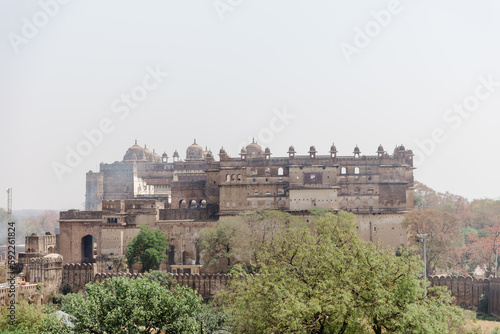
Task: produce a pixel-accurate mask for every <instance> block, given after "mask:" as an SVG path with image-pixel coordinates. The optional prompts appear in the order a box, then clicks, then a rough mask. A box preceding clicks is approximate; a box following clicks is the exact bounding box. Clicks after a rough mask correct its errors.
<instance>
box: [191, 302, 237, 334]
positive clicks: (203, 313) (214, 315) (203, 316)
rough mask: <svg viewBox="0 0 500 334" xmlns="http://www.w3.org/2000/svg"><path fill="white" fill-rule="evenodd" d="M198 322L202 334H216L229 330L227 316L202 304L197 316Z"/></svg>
mask: <svg viewBox="0 0 500 334" xmlns="http://www.w3.org/2000/svg"><path fill="white" fill-rule="evenodd" d="M196 321H197V322H198V323H199V324H200V327H201V328H200V333H215V332H217V331H224V330H228V329H229V328H228V325H227V315H226V314H225V313H224V312H223V311H222V310H218V309H215V308H214V307H211V306H210V305H207V304H202V306H201V309H200V311H199V312H198V313H197V314H196Z"/></svg>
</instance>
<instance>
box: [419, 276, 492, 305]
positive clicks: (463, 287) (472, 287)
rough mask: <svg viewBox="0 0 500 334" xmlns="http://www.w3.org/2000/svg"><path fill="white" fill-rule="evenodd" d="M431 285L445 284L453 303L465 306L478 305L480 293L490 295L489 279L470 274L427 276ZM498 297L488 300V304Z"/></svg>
mask: <svg viewBox="0 0 500 334" xmlns="http://www.w3.org/2000/svg"><path fill="white" fill-rule="evenodd" d="M428 279H429V282H430V283H431V285H432V286H446V287H447V288H448V290H450V291H451V294H452V296H453V297H454V298H455V304H457V305H461V306H466V307H478V306H479V300H480V299H481V296H482V295H487V296H488V297H489V295H490V283H491V282H490V280H488V279H472V278H471V277H470V276H467V277H465V276H429V278H428ZM499 287H500V284H499ZM499 301H500V299H498V298H497V299H496V300H490V304H493V303H497V304H498V302H499Z"/></svg>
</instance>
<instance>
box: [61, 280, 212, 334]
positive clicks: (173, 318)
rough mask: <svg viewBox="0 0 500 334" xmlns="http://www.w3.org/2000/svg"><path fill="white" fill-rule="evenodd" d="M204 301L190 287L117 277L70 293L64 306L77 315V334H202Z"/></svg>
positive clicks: (75, 322)
mask: <svg viewBox="0 0 500 334" xmlns="http://www.w3.org/2000/svg"><path fill="white" fill-rule="evenodd" d="M201 303H202V298H201V296H199V295H198V294H197V293H196V292H195V291H193V290H191V289H189V288H187V287H181V286H175V287H173V288H172V290H169V289H168V288H167V287H165V286H162V285H161V284H160V283H159V282H157V281H153V280H150V279H148V278H138V279H130V278H127V277H114V278H112V279H107V280H106V281H104V282H102V283H91V284H87V286H86V288H85V293H84V294H81V293H80V294H71V295H68V296H66V298H65V299H64V300H63V308H62V309H63V311H65V312H67V313H69V314H70V315H71V316H72V317H73V324H74V328H73V330H74V332H75V333H108V334H112V333H130V334H133V333H148V334H149V333H151V331H152V330H157V331H158V332H159V331H162V332H164V333H198V332H199V331H200V325H199V323H198V321H197V315H198V314H199V313H200V311H201Z"/></svg>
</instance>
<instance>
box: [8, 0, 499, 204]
mask: <svg viewBox="0 0 500 334" xmlns="http://www.w3.org/2000/svg"><path fill="white" fill-rule="evenodd" d="M499 14H500V3H499V2H498V1H493V0H491V1H487V0H485V1H481V2H480V3H478V2H472V1H456V0H454V1H452V0H443V1H430V0H420V1H409V0H402V1H400V2H396V1H374V0H370V1H359V0H358V1H293V0H280V1H270V0H252V1H250V0H241V1H239V0H216V1H212V0H204V1H181V0H175V1H173V0H162V1H144V0H143V1H140V2H139V1H125V0H116V1H95V0H94V1H92V0H85V1H78V0H73V1H68V0H65V1H62V0H60V1H56V0H40V1H19V0H2V1H1V2H0V36H2V38H1V39H0V110H1V119H0V140H1V145H0V157H1V158H0V159H1V160H0V161H1V163H0V175H1V177H0V190H1V191H2V193H3V195H0V200H1V202H0V207H5V206H6V196H7V194H6V192H5V189H6V188H8V187H12V188H13V189H14V190H13V193H14V209H30V208H32V209H56V210H60V209H70V208H79V209H82V204H83V203H84V199H85V197H84V195H85V173H86V172H88V171H89V170H97V168H98V165H99V163H100V162H108V163H112V162H114V161H117V160H122V158H123V155H124V153H125V151H126V150H127V148H128V147H129V146H131V145H132V144H133V143H134V140H135V139H137V140H138V143H139V144H140V145H144V144H147V146H148V148H151V149H153V148H154V149H156V151H157V152H159V153H162V152H163V151H166V152H167V153H168V154H169V156H172V153H173V152H174V150H175V149H177V150H178V151H179V153H180V154H181V156H182V157H184V155H185V149H186V147H187V146H188V145H190V144H191V143H192V142H193V138H196V139H197V141H198V143H199V144H201V145H203V146H208V147H209V148H210V149H212V151H213V152H214V153H218V151H219V149H220V148H221V146H224V147H225V148H226V150H227V151H228V153H229V154H230V155H232V156H238V153H239V149H240V148H241V145H243V143H244V142H245V141H248V138H251V137H253V136H254V137H255V138H256V139H257V140H258V142H259V143H260V144H262V145H263V146H264V147H265V146H269V147H270V148H271V151H272V153H273V156H286V155H287V154H286V151H287V149H288V146H289V145H294V146H295V148H296V150H297V151H298V154H306V152H307V151H308V149H309V146H310V145H315V146H316V148H317V149H318V151H319V154H327V152H328V150H329V147H330V145H331V144H332V142H335V144H336V146H337V149H338V150H339V151H340V152H339V154H340V155H351V154H352V151H353V148H354V146H355V145H356V144H357V145H358V146H359V147H360V149H361V152H362V154H366V155H372V154H375V151H376V150H377V147H378V145H379V144H382V145H383V146H384V148H385V149H386V150H387V151H388V152H389V153H392V151H393V149H394V147H395V145H396V144H398V145H399V144H404V145H405V146H406V147H407V148H411V149H413V150H414V152H415V153H416V154H417V156H416V157H415V160H416V163H417V165H418V168H417V169H416V170H415V179H417V180H419V181H422V182H424V183H426V184H427V185H429V186H430V187H432V188H434V189H436V190H439V191H450V192H453V193H456V194H459V195H463V196H466V197H468V198H470V199H473V198H481V197H493V198H498V197H499V196H500V191H499V190H498V186H499V185H500V173H496V172H494V170H495V168H497V167H495V166H498V165H499V164H500V154H499V146H500V141H499V130H498V126H499V125H500V113H499V111H500V40H499V35H500V20H499V19H498V17H499ZM167 73H168V74H167ZM94 129H99V130H94ZM85 133H87V135H86V134H85ZM89 134H91V135H89ZM88 136H90V138H91V139H92V141H93V142H92V141H90V140H89V139H88ZM68 152H76V153H73V154H70V153H68ZM78 152H80V153H81V154H80V153H78ZM76 154H78V155H79V157H80V158H81V159H79V158H78V157H75V155H76ZM69 156H70V157H69Z"/></svg>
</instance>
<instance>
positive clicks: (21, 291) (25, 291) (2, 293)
mask: <svg viewBox="0 0 500 334" xmlns="http://www.w3.org/2000/svg"><path fill="white" fill-rule="evenodd" d="M36 286H37V285H36V284H26V285H17V286H16V287H15V292H14V293H15V301H16V303H18V302H19V300H20V297H21V296H23V297H24V298H26V297H28V298H30V297H31V296H33V295H34V294H35V293H37V289H36ZM9 295H12V290H10V287H8V286H7V287H2V288H0V305H7V304H8V303H10V300H11V298H9V297H10V296H9ZM36 302H37V303H38V302H39V300H36Z"/></svg>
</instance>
